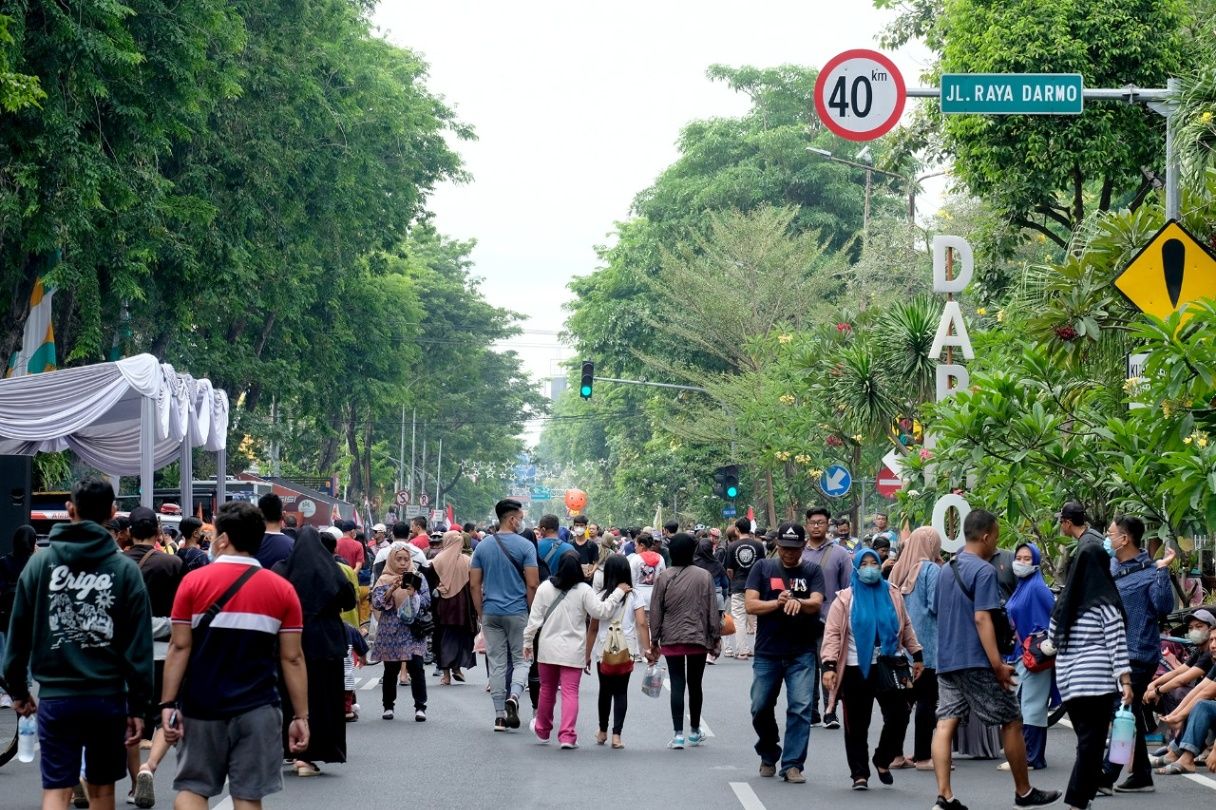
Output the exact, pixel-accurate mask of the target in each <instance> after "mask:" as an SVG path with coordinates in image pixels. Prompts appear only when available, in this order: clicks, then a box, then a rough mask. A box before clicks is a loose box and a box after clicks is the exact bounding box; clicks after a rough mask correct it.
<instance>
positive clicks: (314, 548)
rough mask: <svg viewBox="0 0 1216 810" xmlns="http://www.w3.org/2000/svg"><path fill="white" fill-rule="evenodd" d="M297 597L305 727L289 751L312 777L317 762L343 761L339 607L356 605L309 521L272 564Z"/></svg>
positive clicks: (343, 646)
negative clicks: (302, 743)
mask: <svg viewBox="0 0 1216 810" xmlns="http://www.w3.org/2000/svg"><path fill="white" fill-rule="evenodd" d="M274 571H275V573H276V574H279V575H281V576H282V577H284V578H285V579H286V580H287V581H288V582H290V583H291V584H292V587H294V588H295V590H296V595H297V596H299V597H300V607H301V608H302V609H303V614H304V633H303V636H302V638H301V642H302V645H303V648H304V663H305V666H306V667H307V669H308V713H309V720H308V724H309V727H310V728H311V730H312V731H311V734H310V735H309V742H308V749H307V750H306V751H304V752H302V753H298V754H294V755H293V754H290V753H288V754H287V756H288V757H293V758H294V759H295V767H296V773H297V774H298V775H299V776H315V775H316V774H318V773H320V772H321V770H320V768H318V767H317V766H316V764H315V763H317V762H345V761H346V713H345V706H344V701H345V699H346V682H345V673H344V669H343V664H344V660H345V658H346V647H347V638H346V627H345V626H344V625H343V623H342V611H344V610H350V609H351V608H353V607H354V606H355V604H356V597H355V591H354V588H352V587H351V584H350V580H348V579H347V578H346V577H345V576H344V575H343V573H342V571H341V570H340V569H339V568H338V564H337V563H336V562H335V561H334V558H333V555H331V554H330V553H329V552H328V551H326V550H325V547H324V546H322V545H321V536H320V535H319V534H317V530H316V529H314V528H313V527H312V526H305V527H304V528H303V529H301V530H300V533H299V536H298V537H297V538H296V540H295V543H294V545H293V546H292V549H291V554H290V555H289V556H288V557H287V559H286V560H283V561H282V562H280V563H279V564H277V565H276V566H275V567H274ZM283 703H284V706H283V718H284V726H283V750H284V751H287V752H290V748H289V747H288V738H287V729H288V725H290V723H289V722H288V720H287V719H288V718H290V717H291V716H292V715H293V714H294V712H293V711H292V710H291V707H290V705H289V703H290V700H289V698H288V696H287V695H286V694H284V695H283Z"/></svg>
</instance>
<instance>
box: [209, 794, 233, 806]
mask: <svg viewBox="0 0 1216 810" xmlns="http://www.w3.org/2000/svg"><path fill="white" fill-rule="evenodd" d="M212 810H232V797H231V796H229V795H227V794H225V795H224V798H223V799H221V800H220V803H219V804H217V805H216V806H215V807H213V808H212Z"/></svg>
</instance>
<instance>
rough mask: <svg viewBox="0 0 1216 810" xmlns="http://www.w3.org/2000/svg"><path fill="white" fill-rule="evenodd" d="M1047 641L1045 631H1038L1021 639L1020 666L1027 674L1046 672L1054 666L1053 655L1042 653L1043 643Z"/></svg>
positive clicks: (1054, 659)
mask: <svg viewBox="0 0 1216 810" xmlns="http://www.w3.org/2000/svg"><path fill="white" fill-rule="evenodd" d="M1045 641H1047V631H1046V630H1039V631H1038V632H1037V633H1031V634H1030V635H1028V636H1026V638H1024V639H1022V666H1024V667H1026V671H1027V672H1046V671H1047V670H1049V669H1051V668H1052V667H1054V666H1055V665H1056V657H1055V654H1054V653H1053V654H1052V655H1048V654H1047V653H1045V652H1043V642H1045Z"/></svg>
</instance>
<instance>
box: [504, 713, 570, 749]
mask: <svg viewBox="0 0 1216 810" xmlns="http://www.w3.org/2000/svg"><path fill="white" fill-rule="evenodd" d="M499 719H500V720H501V719H502V718H499ZM528 728H530V729H532V733H533V734H535V735H536V744H537V745H548V744H549V738H548V737H542V736H540V732H539V731H537V730H536V718H535V717H533V718H532V720H531V721H529V723H528ZM494 730H495V731H497V730H498V729H494ZM565 747H566V745H565V743H562V748H565Z"/></svg>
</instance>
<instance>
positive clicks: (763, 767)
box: [760, 762, 777, 776]
mask: <svg viewBox="0 0 1216 810" xmlns="http://www.w3.org/2000/svg"><path fill="white" fill-rule="evenodd" d="M760 775H761V776H776V775H777V766H776V765H769V764H768V763H767V762H761V763H760Z"/></svg>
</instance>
